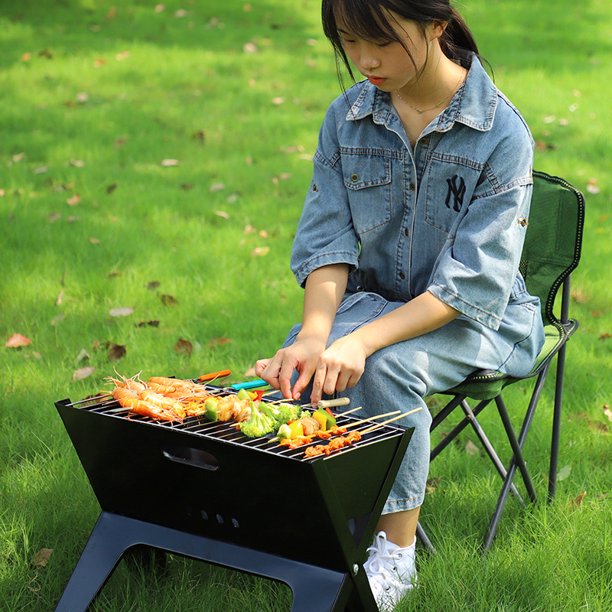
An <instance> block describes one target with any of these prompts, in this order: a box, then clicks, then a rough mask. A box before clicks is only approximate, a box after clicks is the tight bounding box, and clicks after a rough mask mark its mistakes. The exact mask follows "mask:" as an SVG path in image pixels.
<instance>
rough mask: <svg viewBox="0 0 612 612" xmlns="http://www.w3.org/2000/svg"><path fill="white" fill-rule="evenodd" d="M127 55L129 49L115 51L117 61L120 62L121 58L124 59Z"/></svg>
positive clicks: (128, 54) (128, 55)
mask: <svg viewBox="0 0 612 612" xmlns="http://www.w3.org/2000/svg"><path fill="white" fill-rule="evenodd" d="M128 57H130V52H129V51H120V52H119V53H117V55H115V59H116V60H117V61H118V62H122V61H123V60H126V59H127V58H128Z"/></svg>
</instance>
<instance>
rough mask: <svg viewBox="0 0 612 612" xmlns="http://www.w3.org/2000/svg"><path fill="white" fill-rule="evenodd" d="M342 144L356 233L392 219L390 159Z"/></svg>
mask: <svg viewBox="0 0 612 612" xmlns="http://www.w3.org/2000/svg"><path fill="white" fill-rule="evenodd" d="M355 151H357V150H353V149H349V148H345V147H343V149H342V151H341V153H342V171H343V175H344V186H345V187H346V189H347V193H348V199H349V206H350V208H351V216H352V218H353V225H354V227H355V230H356V232H357V234H359V235H361V234H363V233H365V232H368V231H370V230H373V229H374V228H377V227H380V226H382V225H385V224H387V223H388V222H389V221H390V219H391V159H390V158H389V157H385V156H383V155H373V154H371V153H368V154H363V153H356V152H355Z"/></svg>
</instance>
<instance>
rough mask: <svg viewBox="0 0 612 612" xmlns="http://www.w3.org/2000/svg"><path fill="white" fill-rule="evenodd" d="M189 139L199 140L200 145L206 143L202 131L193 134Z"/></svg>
mask: <svg viewBox="0 0 612 612" xmlns="http://www.w3.org/2000/svg"><path fill="white" fill-rule="evenodd" d="M191 137H192V138H193V139H194V140H199V141H200V142H201V143H202V144H204V143H205V142H206V132H205V131H204V130H198V131H197V132H194V133H193V134H192V135H191Z"/></svg>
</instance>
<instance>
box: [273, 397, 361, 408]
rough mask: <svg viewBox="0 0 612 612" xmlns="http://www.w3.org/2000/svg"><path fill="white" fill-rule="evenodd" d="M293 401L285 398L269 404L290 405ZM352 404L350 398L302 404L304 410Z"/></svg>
mask: <svg viewBox="0 0 612 612" xmlns="http://www.w3.org/2000/svg"><path fill="white" fill-rule="evenodd" d="M291 401H292V400H291V399H288V398H283V399H279V400H274V401H273V402H268V403H269V404H285V403H290V402H291ZM350 403H351V400H350V398H348V397H336V398H334V399H329V400H319V401H318V402H316V403H315V402H311V403H310V404H301V406H302V408H308V407H312V408H336V407H338V406H348V404H350Z"/></svg>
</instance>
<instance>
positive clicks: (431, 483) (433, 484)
mask: <svg viewBox="0 0 612 612" xmlns="http://www.w3.org/2000/svg"><path fill="white" fill-rule="evenodd" d="M441 480H442V479H441V478H439V477H436V478H428V479H427V484H426V485H425V491H426V493H427V495H431V494H432V493H433V492H434V491H435V490H436V489H437V488H438V485H439V484H440V481H441Z"/></svg>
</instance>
